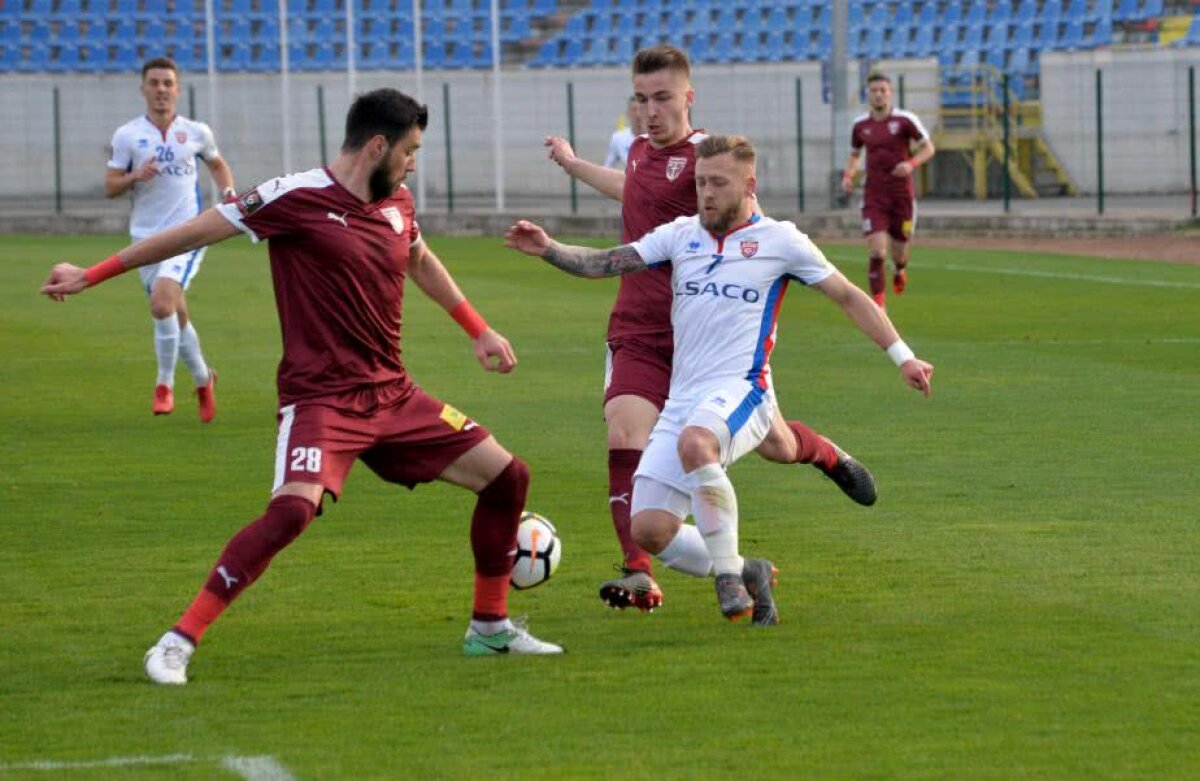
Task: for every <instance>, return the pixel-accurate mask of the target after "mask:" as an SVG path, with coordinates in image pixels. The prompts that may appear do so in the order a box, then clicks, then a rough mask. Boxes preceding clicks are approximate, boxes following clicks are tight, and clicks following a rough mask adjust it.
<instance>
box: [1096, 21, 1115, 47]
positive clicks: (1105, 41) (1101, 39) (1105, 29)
mask: <svg viewBox="0 0 1200 781" xmlns="http://www.w3.org/2000/svg"><path fill="white" fill-rule="evenodd" d="M1112 42H1113V30H1112V19H1111V18H1107V19H1104V18H1102V19H1100V20H1098V21H1097V22H1096V26H1095V28H1093V29H1092V38H1091V45H1092V46H1111V45H1112Z"/></svg>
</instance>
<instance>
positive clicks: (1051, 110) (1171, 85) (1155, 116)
mask: <svg viewBox="0 0 1200 781" xmlns="http://www.w3.org/2000/svg"><path fill="white" fill-rule="evenodd" d="M1041 67H1042V112H1043V118H1044V121H1045V133H1046V137H1047V139H1048V140H1049V142H1050V144H1051V146H1052V147H1053V149H1054V152H1055V154H1056V155H1057V156H1058V157H1059V159H1060V161H1061V162H1062V163H1063V164H1064V165H1065V166H1066V168H1067V171H1068V172H1069V173H1070V174H1071V177H1072V178H1073V179H1074V180H1075V183H1076V184H1077V185H1078V186H1079V188H1080V190H1081V191H1082V192H1087V193H1091V192H1095V190H1096V184H1097V172H1098V170H1099V169H1098V165H1097V159H1096V150H1097V136H1096V71H1097V70H1099V71H1101V72H1102V73H1103V77H1102V79H1103V109H1102V113H1101V118H1102V120H1103V140H1104V144H1103V148H1104V189H1105V192H1106V193H1114V194H1125V193H1139V194H1140V193H1179V192H1184V191H1186V190H1187V189H1188V187H1189V186H1190V179H1189V177H1190V171H1189V158H1188V155H1189V152H1188V94H1187V88H1188V68H1189V67H1194V68H1195V69H1196V72H1197V77H1196V78H1197V81H1200V49H1195V48H1193V49H1161V48H1147V49H1142V50H1134V49H1125V50H1112V51H1091V52H1060V53H1053V54H1045V55H1043V56H1042V64H1041ZM1197 92H1198V93H1200V84H1197ZM1197 100H1198V101H1200V94H1198V95H1197ZM1197 110H1198V112H1200V107H1198V109H1197ZM1197 121H1198V122H1200V117H1197Z"/></svg>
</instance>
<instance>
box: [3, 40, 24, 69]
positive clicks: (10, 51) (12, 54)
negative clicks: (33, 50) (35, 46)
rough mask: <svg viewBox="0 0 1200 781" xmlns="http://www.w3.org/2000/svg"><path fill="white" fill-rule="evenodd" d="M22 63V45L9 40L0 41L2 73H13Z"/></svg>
mask: <svg viewBox="0 0 1200 781" xmlns="http://www.w3.org/2000/svg"><path fill="white" fill-rule="evenodd" d="M20 65H21V47H20V46H19V45H17V44H15V43H12V42H9V41H3V42H0V73H13V72H15V71H16V70H17V69H18V68H19V67H20Z"/></svg>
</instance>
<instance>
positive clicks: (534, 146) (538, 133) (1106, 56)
mask: <svg viewBox="0 0 1200 781" xmlns="http://www.w3.org/2000/svg"><path fill="white" fill-rule="evenodd" d="M1189 65H1200V50H1197V49H1178V50H1161V49H1157V50H1153V51H1111V52H1077V53H1069V54H1046V55H1044V57H1043V59H1042V94H1043V112H1044V122H1045V131H1046V134H1047V138H1048V140H1049V142H1050V144H1051V146H1052V148H1053V149H1054V151H1055V153H1056V154H1058V155H1059V156H1060V158H1061V159H1062V160H1063V161H1064V163H1065V165H1066V167H1067V169H1068V171H1069V173H1070V174H1071V176H1072V177H1073V178H1074V179H1075V181H1076V182H1077V183H1078V184H1079V186H1080V189H1081V191H1083V192H1085V193H1090V192H1094V189H1095V183H1096V171H1097V168H1096V132H1095V131H1096V121H1095V119H1096V116H1095V87H1094V84H1095V71H1096V69H1097V68H1100V69H1101V70H1103V72H1104V74H1105V108H1104V115H1103V116H1104V141H1105V152H1106V157H1105V184H1106V190H1107V192H1108V193H1111V194H1142V193H1182V192H1185V191H1186V190H1187V187H1188V169H1187V159H1188V158H1187V155H1188V149H1187V144H1188V139H1187V119H1188V118H1187V106H1188V103H1187V94H1186V89H1187V68H1188V66H1189ZM879 67H881V68H882V69H884V70H885V71H886V72H888V73H889V74H891V75H892V76H893V77H894V78H898V77H899V76H901V75H903V76H904V79H905V88H906V105H907V107H908V108H910V109H911V110H913V111H915V112H916V113H917V114H918V115H920V116H921V117H922V119H924V120H925V122H926V125H927V126H928V127H929V128H930V130H933V129H934V128H935V127H936V125H937V121H938V120H937V110H936V107H937V96H938V93H937V89H936V85H937V65H936V61H934V60H906V61H889V62H884V63H880V64H879ZM860 71H864V72H865V68H862V69H860ZM491 79H492V76H491V73H490V72H480V71H454V72H426V74H425V79H424V95H423V99H424V100H425V101H426V102H427V103H428V104H429V107H430V112H431V122H430V129H429V131H428V132H427V134H426V143H425V149H424V152H423V154H422V159H421V163H420V165H421V167H422V168H423V169H424V176H425V182H426V194H427V200H426V204H425V208H426V210H427V211H437V210H442V209H444V208H445V207H446V205H447V194H448V193H447V183H448V181H449V178H448V176H447V165H446V146H445V140H446V138H445V125H446V123H445V121H444V120H445V105H444V103H443V100H442V95H443V92H442V89H443V85H444V84H445V85H449V93H450V109H451V126H452V144H451V146H452V151H453V155H452V160H453V162H452V168H453V184H454V195H455V203H456V206H457V207H458V208H459V209H480V208H482V209H486V208H490V207H492V206H493V205H494V203H495V195H494V186H493V183H494V168H493V157H494V154H493V137H494V123H493V105H492V82H491ZM797 79H800V81H801V83H802V90H803V128H802V131H803V133H802V135H803V150H804V152H803V162H804V166H803V167H804V194H805V201H806V204H807V209H808V210H810V211H819V210H823V209H825V208H827V207H828V205H829V197H830V191H831V188H830V182H831V177H832V175H833V172H834V171H835V169H837V168H839V167H840V165H841V162H842V161H841V159H840V157H841V154H840V152H839V153H838V154H835V153H834V149H835V145H834V144H833V143H832V137H831V132H832V127H831V123H832V118H831V109H830V105H829V103H827V102H825V101H824V100H823V96H822V79H821V64H820V63H816V62H801V63H787V64H770V65H721V66H717V65H713V66H701V67H698V68H697V69H696V72H695V79H694V80H695V83H696V88H697V93H698V100H697V105H696V108H695V112H694V117H693V119H694V123H695V124H696V126H698V127H704V128H707V129H709V130H712V131H718V130H721V131H744V132H746V133H747V134H748V135H750V137H751V138H752V139H753V140H754V141H755V143H756V144H757V145H758V147H759V149H760V153H761V160H762V162H761V170H760V191H761V193H762V197H763V201H764V203H765V204H766V206H767V208H768V209H776V210H778V209H786V210H789V211H791V210H794V209H795V208H796V207H797V201H798V197H797V187H796V184H797V132H796V131H797V124H796V121H797V111H796V99H795V94H796V81H797ZM290 80H291V86H290V90H289V96H290V107H289V111H288V116H287V118H286V119H281V116H282V101H281V92H280V84H281V81H280V78H279V76H278V75H276V74H271V75H265V74H227V75H226V74H223V75H221V76H220V77H219V78H218V80H217V86H218V89H217V108H218V121H217V122H216V123H214V124H215V126H216V129H217V131H218V142H219V144H220V147H221V149H222V152H223V154H224V155H225V156H226V158H227V159H228V160H229V161H230V162H231V164H232V165H233V167H234V170H235V173H236V175H237V180H238V182H239V184H240V185H241V186H247V185H249V184H251V183H254V182H257V181H261V180H263V179H266V178H269V177H271V176H274V175H275V174H277V173H279V172H280V171H282V170H283V169H284V155H283V143H282V139H283V123H284V122H286V123H287V128H288V131H289V133H290V136H291V155H290V158H291V161H292V165H291V168H293V169H297V170H299V169H304V168H308V167H311V166H314V165H317V164H319V163H320V160H321V155H320V148H319V122H318V111H317V87H318V85H322V86H323V88H324V91H325V107H326V110H325V119H326V136H327V137H326V153H327V155H328V157H329V158H332V156H333V155H334V154H336V148H337V145H338V144H339V143H340V140H341V135H342V118H343V117H344V114H345V109H346V106H347V103H348V91H347V81H346V77H345V74H341V73H303V74H299V73H297V74H291V76H290ZM183 81H184V85H185V89H186V88H187V87H188V86H191V87H192V88H193V90H194V98H195V105H196V111H195V114H196V116H197V118H199V119H202V120H206V121H208V120H210V119H211V110H210V106H209V101H208V85H207V77H206V76H205V75H204V74H185V76H184V79H183ZM852 81H856V80H853V79H852ZM568 82H570V83H572V84H573V88H574V107H575V131H576V149H577V151H578V153H579V154H581V155H582V156H585V157H587V158H589V159H593V160H599V159H601V158H602V157H603V155H604V152H605V150H606V149H607V145H608V138H609V135H610V134H611V132H612V131H613V129H614V128H615V126H616V122H617V119H618V117H619V115H620V114H621V112H622V111H623V109H624V104H625V100H626V97H627V96H628V93H629V74H628V71H627V70H626V69H625V68H607V69H601V68H593V69H579V70H545V71H513V72H505V73H504V75H503V81H502V89H503V96H502V100H501V103H502V105H503V111H502V112H501V116H502V119H501V125H502V131H501V132H502V136H503V148H504V151H505V161H504V171H505V176H504V182H505V190H506V192H505V196H506V205H507V206H508V207H509V208H514V207H516V208H521V209H525V210H527V211H529V212H530V213H539V212H559V213H561V212H564V211H567V210H569V207H570V185H569V180H568V179H567V177H565V176H564V175H563V174H562V173H561V172H560V171H559V170H558V169H557V168H556V167H555V166H554V165H552V164H551V163H549V162H548V161H547V160H546V156H545V151H544V149H543V146H542V140H543V138H544V136H545V135H547V134H552V133H553V134H562V135H566V133H567V128H568V122H567V83H568ZM385 85H387V86H394V87H397V88H399V89H402V90H405V91H407V92H410V93H414V94H416V93H417V92H418V90H417V83H416V81H415V78H414V75H413V74H412V73H411V72H403V73H378V72H373V73H367V72H364V73H360V74H358V76H357V89H358V90H359V91H362V90H366V89H371V88H374V87H378V86H385ZM54 86H57V87H58V88H59V92H60V104H59V105H60V127H61V160H62V167H61V172H62V173H61V177H62V193H63V195H64V202H65V204H66V206H65V209H64V210H65V211H70V212H74V213H85V212H100V213H104V212H111V213H116V212H119V213H125V210H126V209H127V204H126V203H125V199H117V200H116V201H108V202H106V201H104V199H103V196H102V181H103V170H104V163H105V160H106V157H105V154H106V152H105V148H106V146H107V143H108V140H109V138H110V136H111V134H112V132H113V130H114V129H115V128H116V127H118V126H119V125H120V124H122V123H124V122H126V121H127V120H129V119H130V118H131V117H133V116H136V115H138V114H140V113H141V112H142V111H143V103H142V100H141V97H140V94H139V93H138V90H137V76H136V74H131V75H129V76H113V75H87V76H83V75H70V76H62V75H59V76H53V75H48V74H46V75H31V76H16V75H9V76H6V77H5V78H4V79H3V80H0V129H2V130H3V132H2V133H0V154H2V157H0V160H2V161H3V162H0V208H2V209H3V211H5V212H7V213H9V214H10V215H11V214H14V213H18V212H24V213H44V212H45V211H46V210H53V206H54V193H55V181H54V124H53V108H52V99H51V95H52V89H53V87H54ZM854 89H855V92H856V93H857V85H855V87H854ZM849 105H850V106H851V109H850V116H852V115H853V114H854V113H857V111H858V110H860V108H858V107H861V103H860V102H859V95H858V94H854V95H851V96H849ZM180 109H181V111H182V112H184V113H186V112H187V111H188V96H187V94H186V93H185V95H184V96H183V97H182V98H181V101H180ZM847 126H848V119H847ZM839 132H840V130H839ZM836 148H837V149H839V150H841V149H842V148H843V146H842V144H841V143H840V142H839V144H838V145H837V147H836ZM578 197H579V212H580V213H581V214H592V215H597V216H610V215H612V214H615V212H616V205H615V204H613V203H612V202H611V201H607V200H605V199H603V198H601V197H599V196H596V195H594V194H593V193H592V192H591V191H590V190H589V188H587V187H586V186H582V185H581V186H580V187H579V188H578Z"/></svg>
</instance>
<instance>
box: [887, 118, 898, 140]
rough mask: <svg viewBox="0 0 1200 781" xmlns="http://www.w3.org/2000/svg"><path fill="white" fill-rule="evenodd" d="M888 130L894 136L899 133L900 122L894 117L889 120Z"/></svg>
mask: <svg viewBox="0 0 1200 781" xmlns="http://www.w3.org/2000/svg"><path fill="white" fill-rule="evenodd" d="M888 132H889V133H891V134H892V135H893V136H894V135H896V134H897V133H899V132H900V123H899V122H897V121H896V120H894V119H893V120H892V121H891V122H888Z"/></svg>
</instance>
